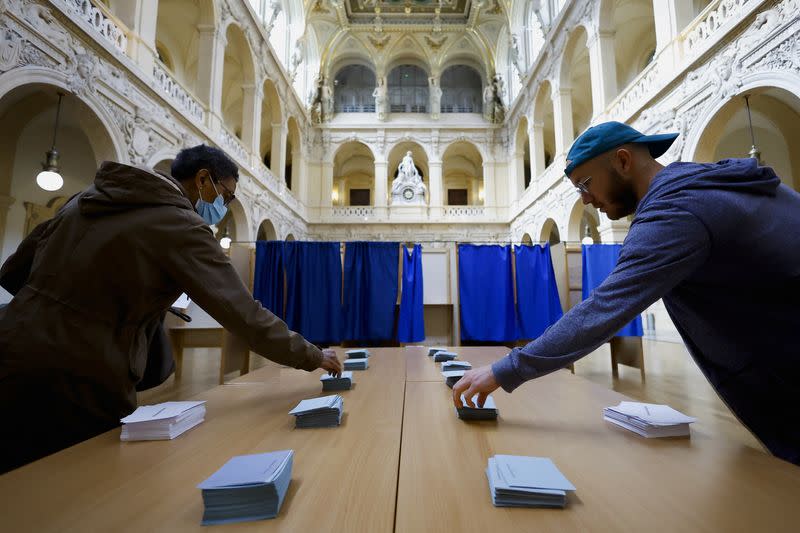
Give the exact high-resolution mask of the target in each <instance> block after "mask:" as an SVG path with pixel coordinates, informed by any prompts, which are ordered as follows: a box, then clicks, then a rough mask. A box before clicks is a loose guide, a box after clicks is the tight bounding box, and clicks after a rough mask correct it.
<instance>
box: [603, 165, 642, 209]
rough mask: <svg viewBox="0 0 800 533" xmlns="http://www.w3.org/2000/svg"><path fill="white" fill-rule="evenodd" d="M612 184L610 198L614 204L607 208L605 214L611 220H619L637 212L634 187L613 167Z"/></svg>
mask: <svg viewBox="0 0 800 533" xmlns="http://www.w3.org/2000/svg"><path fill="white" fill-rule="evenodd" d="M610 182H611V188H610V190H609V194H608V196H609V198H612V203H611V204H610V205H606V206H605V212H606V216H607V217H608V218H610V219H611V220H619V219H620V218H622V217H626V216H628V215H630V214H632V213H633V212H634V211H636V204H637V203H638V200H637V199H636V192H635V191H634V190H633V185H631V183H630V182H629V181H628V180H626V179H625V176H623V175H622V174H620V173H619V172H617V170H616V169H615V168H613V167H612V168H611V180H610Z"/></svg>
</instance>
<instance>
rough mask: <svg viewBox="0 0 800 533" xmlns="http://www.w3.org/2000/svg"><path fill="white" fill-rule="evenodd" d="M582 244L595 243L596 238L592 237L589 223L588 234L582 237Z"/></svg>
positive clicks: (587, 226)
mask: <svg viewBox="0 0 800 533" xmlns="http://www.w3.org/2000/svg"><path fill="white" fill-rule="evenodd" d="M581 244H594V239H593V238H592V230H591V229H589V225H588V224H587V225H586V235H585V236H584V237H583V239H581Z"/></svg>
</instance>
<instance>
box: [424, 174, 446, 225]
mask: <svg viewBox="0 0 800 533" xmlns="http://www.w3.org/2000/svg"><path fill="white" fill-rule="evenodd" d="M428 168H429V171H430V176H429V178H430V179H429V180H428V194H429V195H430V202H429V203H428V205H429V206H430V209H429V213H430V216H431V218H441V216H442V214H443V213H444V209H443V205H444V202H443V201H442V194H443V191H442V185H443V183H442V161H441V160H432V161H428Z"/></svg>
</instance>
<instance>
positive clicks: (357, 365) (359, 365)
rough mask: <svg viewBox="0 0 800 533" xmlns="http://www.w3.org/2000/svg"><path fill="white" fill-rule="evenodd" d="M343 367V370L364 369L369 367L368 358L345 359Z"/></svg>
mask: <svg viewBox="0 0 800 533" xmlns="http://www.w3.org/2000/svg"><path fill="white" fill-rule="evenodd" d="M343 367H344V369H345V370H366V369H367V368H369V359H367V358H366V357H364V358H363V359H345V360H344V363H343Z"/></svg>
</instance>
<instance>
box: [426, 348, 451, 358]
mask: <svg viewBox="0 0 800 533" xmlns="http://www.w3.org/2000/svg"><path fill="white" fill-rule="evenodd" d="M446 351H447V348H428V357H431V356H433V355H436V354H437V352H446Z"/></svg>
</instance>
